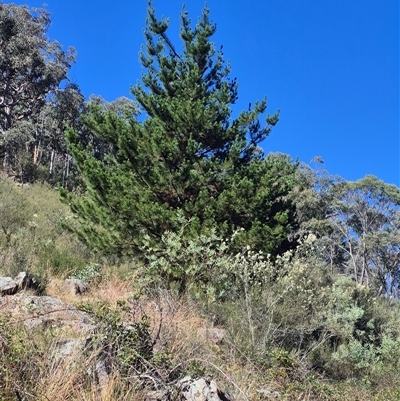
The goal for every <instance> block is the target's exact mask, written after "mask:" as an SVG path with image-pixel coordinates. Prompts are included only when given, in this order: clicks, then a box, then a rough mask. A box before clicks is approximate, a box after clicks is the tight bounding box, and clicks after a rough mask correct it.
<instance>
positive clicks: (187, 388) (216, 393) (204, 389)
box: [176, 377, 232, 401]
mask: <svg viewBox="0 0 400 401" xmlns="http://www.w3.org/2000/svg"><path fill="white" fill-rule="evenodd" d="M176 386H177V388H178V389H179V391H180V394H181V396H182V399H184V400H186V401H231V400H232V398H231V397H230V396H229V395H228V394H227V393H224V392H223V391H221V390H220V389H219V388H218V386H217V383H216V382H215V381H214V380H211V381H208V380H206V379H204V378H200V379H192V378H191V377H185V378H183V379H181V380H179V381H178V383H177V385H176Z"/></svg>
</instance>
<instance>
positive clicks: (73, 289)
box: [63, 278, 89, 295]
mask: <svg viewBox="0 0 400 401" xmlns="http://www.w3.org/2000/svg"><path fill="white" fill-rule="evenodd" d="M63 288H64V290H65V291H67V292H70V293H72V294H74V295H78V294H83V293H85V292H86V291H88V290H89V284H88V283H85V282H84V281H82V280H79V279H77V278H68V279H66V280H65V281H64V284H63Z"/></svg>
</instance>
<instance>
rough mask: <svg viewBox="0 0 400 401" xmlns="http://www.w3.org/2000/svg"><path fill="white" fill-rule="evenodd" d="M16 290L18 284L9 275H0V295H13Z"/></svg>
mask: <svg viewBox="0 0 400 401" xmlns="http://www.w3.org/2000/svg"><path fill="white" fill-rule="evenodd" d="M17 291H18V284H17V283H16V282H15V281H14V280H13V279H12V278H11V277H0V295H1V296H4V295H13V294H15V293H16V292H17Z"/></svg>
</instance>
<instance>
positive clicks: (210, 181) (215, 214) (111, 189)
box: [63, 3, 297, 254]
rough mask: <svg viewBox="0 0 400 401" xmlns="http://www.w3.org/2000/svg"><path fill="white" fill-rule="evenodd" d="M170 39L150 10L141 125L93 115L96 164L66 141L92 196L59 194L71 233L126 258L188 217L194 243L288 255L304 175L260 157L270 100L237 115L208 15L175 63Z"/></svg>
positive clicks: (277, 159) (188, 32)
mask: <svg viewBox="0 0 400 401" xmlns="http://www.w3.org/2000/svg"><path fill="white" fill-rule="evenodd" d="M167 29H168V20H166V19H161V20H159V19H157V18H156V15H155V10H154V8H153V7H152V5H151V3H150V4H149V8H148V17H147V25H146V29H145V38H146V45H145V46H144V48H143V50H142V52H141V53H140V60H141V63H142V66H143V68H144V70H145V72H144V74H143V75H142V83H140V84H137V85H135V86H133V87H132V88H131V91H132V94H133V95H134V97H135V99H136V101H137V103H138V106H139V109H140V112H141V115H140V116H139V117H138V118H136V117H135V115H134V113H132V112H131V114H130V115H129V114H127V113H116V112H114V111H113V110H105V109H104V108H102V107H101V106H100V105H96V104H92V106H91V108H90V113H89V115H88V116H86V117H85V118H84V123H85V125H86V126H87V127H88V128H89V129H90V130H91V131H92V133H93V134H94V136H95V137H96V138H97V140H99V141H101V142H102V143H105V144H107V146H108V149H109V151H108V153H107V154H105V155H103V156H101V157H99V156H98V155H96V154H95V153H96V152H94V149H93V146H91V145H90V144H87V143H84V141H83V140H82V137H81V135H80V134H79V132H77V131H76V130H73V129H69V130H68V132H67V142H68V144H69V149H70V151H71V153H72V155H73V157H74V159H75V162H76V164H77V166H78V168H79V170H80V172H81V174H82V176H83V179H84V182H85V186H86V192H85V193H84V194H83V195H82V196H79V197H78V196H75V195H73V194H69V195H68V194H67V193H66V192H63V196H64V199H68V202H69V203H70V205H71V208H72V211H73V212H74V213H75V215H76V216H77V217H78V220H77V221H75V223H71V225H70V227H71V228H72V229H73V230H74V231H76V232H77V233H78V234H79V235H80V237H81V238H82V239H83V240H85V241H86V242H87V243H88V244H90V245H92V246H93V247H95V248H97V249H101V250H105V251H110V252H118V253H126V252H128V253H129V252H135V251H138V249H139V248H140V243H141V240H142V238H143V236H144V235H150V236H151V237H152V238H153V239H154V240H155V241H158V240H160V238H161V236H162V233H163V232H165V231H166V230H173V231H175V230H177V229H179V228H180V224H182V223H181V222H182V219H181V218H179V216H180V217H182V215H183V216H184V218H185V219H186V220H187V223H186V232H187V233H188V235H197V234H199V233H204V232H206V231H207V230H210V229H216V230H217V231H218V233H219V234H220V235H223V236H229V235H231V234H232V233H233V232H234V231H235V230H239V231H238V232H239V234H238V235H237V236H236V237H235V238H236V241H237V243H242V244H245V243H246V244H248V245H250V246H252V247H254V248H257V249H262V250H264V251H266V252H269V253H273V254H277V253H279V252H281V251H283V250H284V249H286V248H287V247H288V246H289V241H288V235H289V233H290V231H291V230H292V228H293V227H292V226H293V225H294V224H295V223H294V207H293V206H292V204H291V202H290V200H289V198H288V196H287V195H288V194H289V192H290V191H291V188H292V187H293V185H294V175H295V174H294V173H295V170H296V168H297V167H296V163H293V162H292V161H291V160H290V158H288V157H287V156H285V155H280V154H273V155H270V156H268V157H265V156H264V154H263V151H262V149H261V148H260V147H259V145H260V143H261V142H262V141H263V140H264V139H265V138H266V137H267V136H268V135H269V134H270V132H271V129H272V127H273V126H274V125H275V124H276V123H277V122H278V113H275V114H273V115H268V116H266V122H265V123H264V124H261V122H260V117H261V116H262V115H263V113H264V112H265V111H266V107H267V105H266V99H263V100H262V101H259V102H255V103H254V106H253V107H250V106H249V109H248V110H246V111H243V112H241V113H240V114H239V115H238V116H237V117H236V118H234V117H233V116H232V105H233V104H234V103H235V102H236V100H237V98H238V83H237V81H236V79H231V78H230V66H229V64H228V63H226V62H225V61H224V58H223V53H222V48H220V49H219V50H217V49H216V47H215V44H214V43H213V42H212V41H211V38H212V36H213V35H214V33H215V31H216V26H215V25H214V24H213V23H212V22H211V21H210V19H209V10H208V9H207V8H205V9H204V10H203V12H202V15H201V16H200V18H199V20H198V23H197V24H196V25H195V27H192V24H191V21H190V19H189V17H188V14H187V13H186V12H182V14H181V29H180V38H181V40H182V52H181V53H180V54H179V53H178V52H177V50H176V49H177V48H176V47H174V45H173V44H172V41H171V40H170V39H169V38H168V36H167Z"/></svg>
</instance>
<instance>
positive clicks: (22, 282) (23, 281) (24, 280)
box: [14, 272, 36, 291]
mask: <svg viewBox="0 0 400 401" xmlns="http://www.w3.org/2000/svg"><path fill="white" fill-rule="evenodd" d="M14 281H15V282H16V283H17V285H18V291H20V290H26V289H28V288H33V287H34V286H35V284H36V280H34V279H33V278H32V277H31V276H30V275H29V273H27V272H20V273H18V275H17V277H15V278H14Z"/></svg>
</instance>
